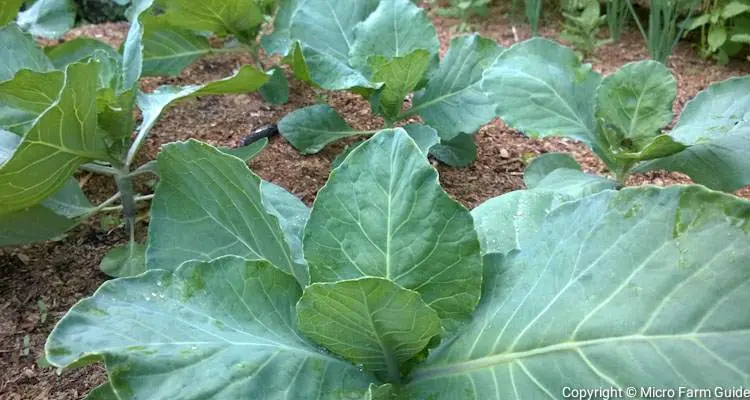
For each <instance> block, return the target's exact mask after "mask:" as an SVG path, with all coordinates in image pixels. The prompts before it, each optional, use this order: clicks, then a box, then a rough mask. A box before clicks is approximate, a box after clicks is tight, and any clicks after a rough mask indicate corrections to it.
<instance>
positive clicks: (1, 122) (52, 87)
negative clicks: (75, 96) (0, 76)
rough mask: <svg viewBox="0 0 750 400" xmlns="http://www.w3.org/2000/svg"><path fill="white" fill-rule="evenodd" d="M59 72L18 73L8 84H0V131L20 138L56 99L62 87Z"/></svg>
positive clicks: (61, 76)
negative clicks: (9, 132)
mask: <svg viewBox="0 0 750 400" xmlns="http://www.w3.org/2000/svg"><path fill="white" fill-rule="evenodd" d="M64 80H65V73H64V72H62V71H53V72H35V71H30V70H20V71H19V72H18V73H17V74H16V75H15V76H14V77H13V79H11V80H8V81H5V82H0V128H2V129H6V130H8V131H11V132H13V133H15V134H17V135H23V134H25V133H26V132H28V131H29V129H31V127H32V126H33V125H34V123H35V122H36V119H37V118H38V117H39V115H41V114H42V113H43V112H44V111H45V110H47V108H49V106H51V105H52V104H53V103H54V102H55V101H56V100H57V98H58V95H59V93H60V89H61V88H62V87H63V83H64Z"/></svg>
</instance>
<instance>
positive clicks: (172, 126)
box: [0, 7, 750, 400]
mask: <svg viewBox="0 0 750 400" xmlns="http://www.w3.org/2000/svg"><path fill="white" fill-rule="evenodd" d="M434 21H435V24H436V26H437V27H438V31H439V34H440V39H441V42H442V45H443V51H445V49H446V48H447V45H448V43H449V41H450V38H451V36H452V33H451V31H450V27H451V26H453V25H454V24H455V20H451V19H448V18H441V17H434ZM542 25H543V26H544V28H543V29H542V31H541V32H540V34H541V35H543V36H547V37H550V38H556V37H557V32H558V29H557V28H558V26H559V24H558V23H557V22H556V21H545V23H543V24H542ZM475 28H476V29H477V30H478V31H479V32H480V33H481V34H482V35H484V36H486V37H490V38H493V39H495V40H497V41H498V42H499V43H500V44H502V45H503V46H506V47H507V46H510V45H512V44H513V43H514V42H515V41H516V40H524V39H526V38H528V37H529V36H530V34H529V32H528V30H527V29H526V27H525V26H523V25H519V26H517V27H516V33H515V35H514V32H513V29H512V28H511V24H510V23H509V19H508V17H507V15H506V13H504V12H503V10H502V9H501V8H499V7H498V8H495V9H494V10H493V14H492V15H491V16H490V17H489V18H486V19H484V20H481V21H477V23H476V25H475ZM126 30H127V26H126V25H124V24H103V25H97V26H83V27H80V28H77V29H75V30H74V31H72V32H71V33H69V34H68V35H67V36H66V38H67V39H70V38H73V37H77V36H92V37H96V38H98V39H101V40H105V41H108V42H110V43H112V44H113V45H119V44H120V42H121V41H122V40H123V38H124V35H125V32H126ZM690 46H691V45H690V43H686V42H683V43H680V44H679V45H678V47H677V49H676V50H675V52H674V55H673V56H672V57H671V58H670V60H669V68H670V69H671V70H672V72H673V73H674V75H675V76H676V78H677V81H678V86H679V92H678V99H677V101H676V102H675V107H674V108H675V113H678V112H679V111H680V110H681V109H682V107H683V105H684V104H685V102H686V101H687V100H689V99H690V98H692V97H693V96H695V94H696V93H697V92H698V91H700V90H702V89H704V88H706V87H707V86H708V85H709V84H710V83H712V82H715V81H719V80H723V79H726V78H729V77H731V76H738V75H746V74H750V63H748V62H746V61H733V62H732V63H730V64H729V65H727V66H718V65H715V64H714V63H713V62H711V61H706V60H702V59H700V58H698V57H697V56H696V54H695V52H694V50H693V49H691V47H690ZM646 57H647V54H646V52H645V49H644V45H643V40H642V38H641V37H640V35H639V34H638V32H637V31H636V30H634V29H632V30H631V31H629V32H626V33H625V34H624V35H623V39H622V41H621V42H620V43H617V44H610V45H605V46H603V47H600V48H599V49H598V50H597V51H596V52H595V53H594V54H593V55H592V57H591V60H590V61H591V62H593V64H594V68H595V69H596V70H598V71H600V72H603V73H609V72H612V71H614V70H615V69H617V68H618V67H619V66H621V65H623V64H625V63H627V62H631V61H636V60H640V59H643V58H646ZM248 62H249V59H247V58H246V57H244V56H242V55H229V54H223V55H217V56H213V57H209V58H206V59H202V60H200V61H199V62H197V63H195V64H193V65H192V66H190V67H189V68H188V69H187V70H185V71H183V73H182V74H181V75H180V76H179V77H177V78H156V79H148V80H145V81H144V83H143V88H144V90H151V89H153V88H155V87H157V86H159V85H163V84H178V85H184V84H191V83H201V82H205V81H208V80H214V79H220V78H223V77H226V76H228V75H230V74H231V73H232V72H233V70H234V69H235V68H237V67H238V66H239V65H241V64H244V63H248ZM327 100H328V102H329V104H331V105H332V106H333V107H334V108H335V109H336V110H337V111H339V113H340V114H341V115H342V116H344V118H345V119H346V120H347V121H348V122H349V123H350V124H351V125H352V126H353V127H355V128H358V129H362V130H368V129H376V128H377V127H379V124H380V123H381V122H382V121H381V120H379V119H378V118H373V117H372V116H371V114H370V111H369V109H370V107H369V104H368V103H367V102H366V101H364V100H362V99H360V98H358V97H356V96H353V95H348V94H344V93H329V94H327ZM316 101H317V100H316V96H315V93H314V92H313V90H312V89H310V88H309V87H308V86H306V85H304V84H302V83H301V82H298V81H291V87H290V101H289V103H288V104H286V105H284V106H274V105H270V104H268V103H265V102H264V101H263V100H262V99H261V98H260V96H259V95H258V94H255V93H253V94H247V95H234V96H207V97H203V98H200V99H195V100H191V101H187V102H184V103H181V104H179V105H177V106H175V107H173V108H172V109H170V110H169V111H168V112H167V113H166V115H165V116H164V117H163V118H162V119H161V121H160V122H159V123H158V124H157V126H156V127H155V129H154V130H153V132H152V135H151V138H150V139H149V140H148V142H147V144H146V146H145V148H144V152H143V153H144V155H143V156H142V157H141V160H142V161H145V160H147V159H151V158H153V157H155V155H156V154H157V152H158V151H159V148H160V146H161V145H162V144H164V143H168V142H172V141H180V140H186V139H188V138H195V139H198V140H202V141H206V142H209V143H211V144H215V145H223V146H233V145H236V144H238V143H239V142H240V141H241V140H242V138H243V137H244V136H245V135H246V134H247V133H248V132H250V131H251V130H252V129H253V128H255V127H257V126H260V125H263V124H269V123H276V122H277V121H278V120H279V119H280V118H282V117H283V116H284V115H285V114H286V113H288V112H290V111H292V110H295V109H297V108H300V107H304V106H307V105H311V104H314V103H316ZM353 141H355V139H351V140H349V141H346V142H343V143H336V144H332V145H330V146H328V147H327V148H325V149H324V150H323V151H322V152H320V153H319V154H316V155H314V156H301V155H299V154H298V153H297V152H296V151H295V150H294V149H293V148H292V147H291V146H290V145H289V144H288V143H287V142H286V141H285V140H284V139H283V138H282V137H275V138H273V139H272V140H271V143H270V144H269V146H268V147H267V148H266V149H265V150H264V151H263V152H262V153H261V154H260V155H259V156H258V157H257V158H256V159H255V160H253V161H252V163H251V167H252V168H253V170H254V171H256V172H257V173H258V174H259V175H261V176H262V177H263V178H264V179H267V180H269V181H272V182H274V183H277V184H279V185H281V186H283V187H285V188H287V189H288V190H290V191H292V192H293V193H295V194H297V195H298V196H299V197H301V198H302V199H303V200H304V201H305V202H306V203H308V204H310V203H312V201H313V199H314V197H315V194H316V193H317V190H318V189H319V188H320V187H321V186H322V185H323V184H324V182H325V180H326V178H327V176H328V173H329V171H330V163H331V161H332V160H333V159H334V158H336V156H337V155H338V154H339V153H340V152H341V151H342V150H343V149H344V147H345V145H346V144H347V143H351V142H353ZM476 142H477V148H478V154H477V160H476V162H474V163H473V164H471V165H470V166H469V167H468V168H463V169H453V168H449V167H445V166H443V165H437V168H438V170H439V172H440V180H441V182H442V184H443V186H444V188H445V190H446V191H447V192H448V193H450V195H451V196H453V197H454V198H456V199H457V200H459V201H461V202H462V203H463V204H465V205H466V206H468V207H474V206H476V205H478V204H479V203H481V202H483V201H485V200H487V199H489V198H491V197H494V196H497V195H500V194H502V193H505V192H508V191H511V190H516V189H521V188H523V181H522V171H523V162H522V161H521V160H522V159H523V158H524V157H527V156H528V155H530V154H533V155H536V154H540V153H545V152H552V151H562V152H570V153H573V154H574V155H575V157H576V159H578V161H579V162H580V163H581V164H582V165H583V166H584V169H586V170H587V171H593V172H601V170H602V168H603V166H602V164H601V163H600V162H599V161H598V159H596V157H594V156H593V155H592V154H591V152H590V151H589V150H588V149H587V148H585V147H584V146H583V145H580V144H577V143H575V142H574V141H572V140H567V139H556V138H551V139H528V138H525V137H524V136H522V135H520V134H519V133H517V132H515V131H513V130H511V129H508V128H507V127H505V126H504V125H503V124H502V123H501V122H498V121H495V122H493V123H491V124H489V125H487V126H486V127H484V128H482V129H481V130H480V131H479V133H478V134H477V135H476ZM678 182H689V179H688V178H687V177H685V176H681V175H680V174H665V173H649V174H645V175H637V176H634V177H633V178H631V181H630V182H629V183H630V184H642V183H653V184H657V185H668V184H673V183H678ZM85 189H86V191H87V192H88V193H89V195H90V196H91V197H92V200H94V201H95V202H96V201H102V200H103V199H104V198H106V197H107V195H108V194H111V193H114V188H113V187H112V184H111V183H110V182H108V181H107V179H106V178H102V177H92V178H91V179H90V180H89V181H88V182H87V184H86V186H85ZM738 194H740V195H743V196H744V197H749V198H750V190H749V189H748V188H746V189H744V190H743V191H740V192H738ZM145 230H146V228H145V224H141V225H140V226H139V237H140V239H141V240H143V239H145V237H144V236H145ZM124 241H125V235H124V232H123V230H122V229H121V228H119V229H105V228H102V227H101V226H100V224H99V221H98V220H93V221H89V222H88V223H86V224H84V225H82V226H80V227H78V228H76V229H75V230H73V231H72V232H70V234H69V235H68V236H67V237H66V238H65V239H63V240H60V241H57V242H45V243H39V244H34V245H29V246H22V247H17V248H5V249H0V399H2V400H6V399H7V400H10V399H79V398H82V397H83V396H84V395H85V394H86V393H87V392H88V391H90V390H91V389H92V388H94V387H95V386H96V385H98V384H100V383H102V382H103V381H104V373H103V372H104V371H103V368H102V367H100V366H98V365H97V366H90V367H86V368H80V369H77V370H70V371H64V372H62V374H58V373H57V372H56V371H55V370H54V369H53V368H49V367H46V368H45V367H40V366H39V365H37V361H38V359H39V358H40V357H41V356H42V355H43V352H44V350H43V347H44V341H45V339H46V337H47V335H48V334H49V332H50V331H51V330H52V328H53V327H54V324H55V323H56V322H57V321H58V320H59V319H60V318H61V317H62V315H64V313H65V311H66V310H67V309H68V308H70V307H71V306H72V305H73V304H74V303H75V302H76V301H78V300H79V299H81V298H83V297H85V296H88V295H90V294H91V293H93V291H94V290H95V289H96V288H97V287H98V286H99V285H100V284H101V283H102V282H103V281H104V280H105V279H106V276H105V275H104V274H102V273H101V272H99V269H98V264H99V261H100V260H101V258H102V257H103V255H104V254H105V253H106V252H107V250H108V249H110V248H111V247H113V246H114V245H117V244H122V243H124Z"/></svg>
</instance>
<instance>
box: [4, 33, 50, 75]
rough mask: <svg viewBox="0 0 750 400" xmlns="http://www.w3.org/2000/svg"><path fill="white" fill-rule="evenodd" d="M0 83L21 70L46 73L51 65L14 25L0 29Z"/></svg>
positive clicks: (32, 42) (42, 53)
mask: <svg viewBox="0 0 750 400" xmlns="http://www.w3.org/2000/svg"><path fill="white" fill-rule="evenodd" d="M0 53H2V55H3V57H2V59H0V82H1V81H7V80H9V79H12V78H13V76H14V75H15V74H16V72H18V71H19V70H21V69H30V70H32V71H37V72H47V71H51V70H52V69H53V66H52V63H51V62H50V60H49V59H48V58H47V56H45V55H44V52H43V51H42V50H41V49H40V48H39V47H37V45H36V43H35V42H34V40H33V39H32V38H31V37H29V36H28V35H26V34H25V33H23V32H22V31H21V30H20V29H18V26H16V25H14V24H10V25H6V26H3V27H0Z"/></svg>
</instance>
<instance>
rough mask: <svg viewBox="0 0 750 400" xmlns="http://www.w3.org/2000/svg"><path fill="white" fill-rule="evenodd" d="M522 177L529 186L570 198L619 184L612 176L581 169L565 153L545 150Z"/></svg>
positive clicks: (590, 193)
mask: <svg viewBox="0 0 750 400" xmlns="http://www.w3.org/2000/svg"><path fill="white" fill-rule="evenodd" d="M523 180H524V182H525V183H526V187H528V188H529V189H542V190H548V191H552V192H555V193H558V194H562V195H564V196H566V197H568V198H571V199H577V198H579V197H584V196H588V195H592V194H595V193H599V192H601V191H602V190H607V189H616V188H618V187H619V186H620V185H619V184H618V183H617V182H615V181H613V180H610V179H607V178H604V177H601V176H597V175H592V174H587V173H585V172H583V171H582V170H581V166H580V165H578V163H577V162H576V161H575V159H574V158H573V157H572V156H571V155H569V154H565V153H548V154H543V155H541V156H539V157H537V158H535V159H533V160H532V161H531V163H530V164H529V166H528V167H526V170H525V171H524V174H523Z"/></svg>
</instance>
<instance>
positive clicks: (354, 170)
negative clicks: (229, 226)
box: [304, 128, 482, 326]
mask: <svg viewBox="0 0 750 400" xmlns="http://www.w3.org/2000/svg"><path fill="white" fill-rule="evenodd" d="M304 248H305V257H306V259H307V262H308V265H309V267H310V278H311V281H312V282H313V283H314V282H335V281H339V280H342V279H354V278H359V277H365V276H372V277H383V278H386V279H390V280H391V281H393V282H395V283H397V284H399V285H401V286H402V287H404V288H406V289H411V290H415V291H417V292H419V293H421V294H422V297H423V299H424V300H425V302H427V304H428V305H430V306H431V307H432V308H434V309H435V310H437V311H438V313H439V314H440V316H441V318H444V319H451V320H454V319H455V320H459V319H463V318H466V317H467V316H468V314H469V313H470V312H471V311H472V310H473V309H474V307H475V305H476V302H477V300H478V295H479V286H480V283H481V264H482V263H481V258H480V254H479V241H478V240H477V236H476V232H474V227H473V223H472V219H471V215H470V214H469V212H468V210H466V209H465V208H464V207H463V206H461V205H460V204H459V203H457V202H455V201H454V200H452V199H451V198H450V197H449V196H448V195H447V194H446V193H445V192H443V190H442V189H441V188H440V185H439V184H438V180H437V172H436V171H435V170H434V169H433V168H432V167H431V166H430V164H429V162H428V161H427V159H426V158H425V156H424V153H422V151H421V150H420V149H419V148H418V147H417V145H416V144H415V143H414V141H413V140H412V139H411V138H410V137H409V135H408V134H407V133H406V132H405V131H403V130H402V129H400V128H399V129H393V130H385V131H381V132H380V133H378V134H376V135H375V136H374V137H373V138H371V139H370V140H368V141H367V142H365V143H364V144H362V145H360V146H358V147H357V148H356V149H354V151H352V152H351V153H350V154H349V156H347V157H346V159H345V160H344V162H343V163H342V164H341V165H340V166H339V167H338V168H336V169H335V170H334V171H333V172H332V173H331V177H330V179H329V180H328V183H327V184H326V185H325V186H324V187H323V189H321V190H320V191H319V192H318V195H317V197H316V199H315V204H314V205H313V210H312V213H311V215H310V219H309V220H308V222H307V225H306V226H305V237H304ZM446 323H447V324H448V326H450V325H451V324H452V321H446Z"/></svg>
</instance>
